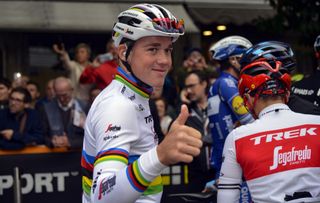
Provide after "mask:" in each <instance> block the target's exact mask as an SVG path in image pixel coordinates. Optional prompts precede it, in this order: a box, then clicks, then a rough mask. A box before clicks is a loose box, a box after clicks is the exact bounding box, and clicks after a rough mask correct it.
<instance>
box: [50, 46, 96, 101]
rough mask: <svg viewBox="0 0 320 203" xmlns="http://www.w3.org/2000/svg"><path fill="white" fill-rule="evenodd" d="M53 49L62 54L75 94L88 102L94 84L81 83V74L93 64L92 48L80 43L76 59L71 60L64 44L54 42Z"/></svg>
mask: <svg viewBox="0 0 320 203" xmlns="http://www.w3.org/2000/svg"><path fill="white" fill-rule="evenodd" d="M53 50H54V51H55V52H56V53H57V54H59V55H60V59H61V61H62V62H63V66H64V68H65V69H67V70H68V71H69V78H70V80H71V84H72V86H73V87H74V92H73V93H74V96H75V97H76V98H78V99H80V100H83V101H85V102H88V100H89V90H90V88H91V86H92V85H88V84H86V85H84V84H80V83H79V79H80V75H81V73H82V72H83V70H84V69H85V67H87V66H88V65H90V64H91V62H90V54H91V49H90V46H89V45H88V44H85V43H80V44H78V45H77V46H76V48H75V59H74V60H70V57H69V54H68V52H67V51H66V50H65V48H64V45H63V44H54V45H53Z"/></svg>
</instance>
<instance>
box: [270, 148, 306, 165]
mask: <svg viewBox="0 0 320 203" xmlns="http://www.w3.org/2000/svg"><path fill="white" fill-rule="evenodd" d="M281 150H282V146H277V147H275V148H274V150H273V164H272V166H270V167H269V169H270V170H275V169H277V168H278V166H279V165H281V166H286V165H287V164H288V165H293V164H300V163H302V162H305V161H306V160H310V159H311V149H309V148H308V146H307V145H305V147H304V149H296V147H292V148H291V150H290V151H285V152H281Z"/></svg>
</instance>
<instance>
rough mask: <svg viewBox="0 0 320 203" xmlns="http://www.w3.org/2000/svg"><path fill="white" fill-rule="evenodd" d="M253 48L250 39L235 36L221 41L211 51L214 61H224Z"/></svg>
mask: <svg viewBox="0 0 320 203" xmlns="http://www.w3.org/2000/svg"><path fill="white" fill-rule="evenodd" d="M251 46H252V43H251V42H250V41H249V40H248V39H246V38H244V37H241V36H237V35H234V36H229V37H225V38H223V39H221V40H219V41H218V42H217V43H215V44H214V45H213V46H211V47H210V49H209V51H210V53H211V56H212V59H214V60H218V61H223V60H226V59H228V58H229V57H230V56H234V55H240V54H242V53H244V52H245V51H246V50H247V49H248V48H250V47H251Z"/></svg>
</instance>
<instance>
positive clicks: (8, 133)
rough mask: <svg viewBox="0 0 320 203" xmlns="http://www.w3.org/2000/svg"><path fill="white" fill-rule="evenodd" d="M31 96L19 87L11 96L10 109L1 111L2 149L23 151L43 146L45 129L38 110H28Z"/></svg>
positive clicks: (0, 140)
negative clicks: (29, 147) (26, 148)
mask: <svg viewBox="0 0 320 203" xmlns="http://www.w3.org/2000/svg"><path fill="white" fill-rule="evenodd" d="M30 102H31V96H30V93H29V92H28V90H27V89H25V88H23V87H17V88H14V89H12V91H11V93H10V96H9V108H8V109H3V110H0V120H1V122H0V149H21V148H23V147H25V146H29V145H37V144H43V128H42V125H39V123H41V118H40V115H39V114H38V112H37V111H36V110H33V109H29V108H27V107H28V106H29V104H30Z"/></svg>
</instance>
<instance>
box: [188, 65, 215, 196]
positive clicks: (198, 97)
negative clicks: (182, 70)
mask: <svg viewBox="0 0 320 203" xmlns="http://www.w3.org/2000/svg"><path fill="white" fill-rule="evenodd" d="M184 84H185V85H184V88H185V90H186V92H187V98H188V99H189V100H190V101H191V102H190V103H189V104H188V108H189V112H190V114H189V118H188V120H187V121H186V125H187V126H190V127H192V128H195V129H197V130H198V131H199V132H201V135H202V141H203V146H202V148H201V152H200V155H199V156H197V157H195V158H194V159H193V161H192V162H191V163H189V164H188V179H189V184H188V187H187V188H188V189H187V190H188V191H187V192H201V190H202V189H203V188H204V186H205V184H206V183H207V182H208V181H210V180H212V179H214V178H215V173H214V170H213V169H212V167H211V165H210V156H211V145H212V141H211V135H210V130H209V118H208V115H207V106H208V90H209V82H208V79H207V75H206V74H205V72H204V71H200V70H193V71H191V72H189V73H188V74H187V77H186V79H185V83H184Z"/></svg>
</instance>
